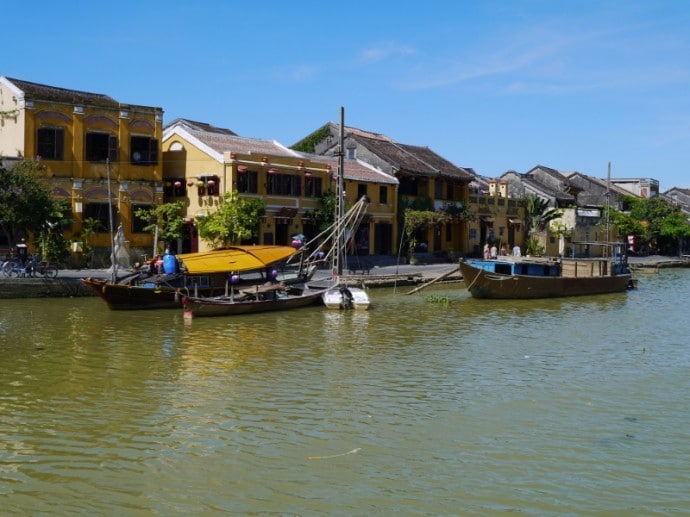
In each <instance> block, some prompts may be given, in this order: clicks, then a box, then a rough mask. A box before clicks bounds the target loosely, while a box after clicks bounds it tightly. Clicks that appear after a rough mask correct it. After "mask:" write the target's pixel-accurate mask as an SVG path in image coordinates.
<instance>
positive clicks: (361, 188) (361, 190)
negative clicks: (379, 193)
mask: <svg viewBox="0 0 690 517" xmlns="http://www.w3.org/2000/svg"><path fill="white" fill-rule="evenodd" d="M363 197H365V198H367V201H369V196H367V184H366V183H357V199H362V198H363Z"/></svg>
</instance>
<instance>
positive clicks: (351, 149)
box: [347, 147, 357, 160]
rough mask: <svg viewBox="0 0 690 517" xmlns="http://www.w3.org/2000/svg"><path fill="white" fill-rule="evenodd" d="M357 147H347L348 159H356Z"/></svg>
mask: <svg viewBox="0 0 690 517" xmlns="http://www.w3.org/2000/svg"><path fill="white" fill-rule="evenodd" d="M356 149H357V148H356V147H348V148H347V159H348V160H354V159H355V156H356V153H355V151H356Z"/></svg>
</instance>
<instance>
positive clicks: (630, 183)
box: [611, 178, 659, 199]
mask: <svg viewBox="0 0 690 517" xmlns="http://www.w3.org/2000/svg"><path fill="white" fill-rule="evenodd" d="M611 183H613V184H614V185H617V186H619V187H620V188H622V189H625V190H627V191H628V192H630V193H631V194H634V195H635V196H638V197H641V198H643V199H651V198H653V197H656V196H658V195H659V181H658V180H655V179H651V178H615V179H614V178H611Z"/></svg>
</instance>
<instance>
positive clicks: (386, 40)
mask: <svg viewBox="0 0 690 517" xmlns="http://www.w3.org/2000/svg"><path fill="white" fill-rule="evenodd" d="M3 21H4V23H3V40H4V42H5V51H4V52H3V56H2V58H1V59H0V63H1V65H0V75H6V76H9V77H16V78H19V79H24V80H27V81H34V82H39V83H44V84H50V85H53V86H61V87H65V88H73V89H78V90H85V91H90V92H95V93H104V94H107V95H110V96H111V97H114V98H115V99H117V100H118V101H120V102H123V103H131V104H141V105H147V106H159V107H161V108H163V109H164V110H165V122H166V123H167V122H170V121H172V120H173V119H175V118H178V117H183V118H189V119H192V120H197V121H202V122H208V123H211V124H214V125H216V126H219V127H226V128H229V129H232V130H233V131H235V132H236V133H238V134H240V135H242V136H247V137H256V138H265V139H275V140H277V141H279V142H281V143H282V144H284V145H287V146H290V145H292V144H294V143H295V142H297V141H298V140H300V139H301V138H302V137H304V136H306V135H307V134H309V133H310V132H312V131H313V130H315V129H317V128H319V127H320V126H322V125H323V124H324V123H326V122H329V121H333V122H337V121H338V117H339V110H340V106H344V108H345V123H346V125H349V126H354V127H358V128H361V129H365V130H368V131H374V132H378V133H383V134H385V135H388V136H389V137H391V138H393V139H395V140H397V141H399V142H402V143H405V144H412V145H424V146H428V147H430V148H431V149H433V150H434V151H435V152H437V153H438V154H440V155H442V156H444V157H445V158H447V159H449V160H450V161H452V162H453V163H455V164H456V165H459V166H463V167H471V168H473V169H474V170H475V171H477V172H478V173H479V174H483V175H486V176H489V177H497V176H500V175H501V174H502V173H504V172H505V171H507V170H516V171H518V172H526V171H528V170H529V169H531V168H532V167H534V166H535V165H538V164H540V165H545V166H548V167H552V168H555V169H558V170H561V171H566V172H568V171H579V172H582V173H585V174H590V175H593V176H598V177H602V178H605V177H606V175H607V169H608V164H609V162H610V163H611V175H612V177H614V178H630V177H645V178H654V179H657V180H659V182H660V184H661V185H660V186H661V190H662V191H665V190H668V189H669V188H672V187H683V188H690V2H686V1H685V0H677V1H668V0H649V1H639V0H624V1H590V0H579V1H569V0H549V1H542V0H523V1H511V0H503V1H498V0H496V1H494V0H488V1H476V0H474V1H465V0H459V1H452V2H451V1H427V2H411V1H405V0H398V1H395V2H394V1H379V2H374V1H368V2H363V1H360V0H351V1H350V2H323V1H321V2H315V1H303V2H299V1H294V2H287V1H270V0H269V1H263V2H252V1H249V2H247V1H243V2H237V1H234V0H227V1H222V0H217V1H210V0H196V1H194V2H191V1H189V2H183V1H179V0H169V1H165V2H162V1H158V0H150V1H146V0H139V1H136V2H134V1H130V0H121V1H117V2H99V1H95V2H94V1H89V2H87V1H69V0H65V1H62V2H45V1H40V0H39V1H36V2H29V3H24V4H23V5H21V4H20V3H19V2H11V3H9V4H7V5H3Z"/></svg>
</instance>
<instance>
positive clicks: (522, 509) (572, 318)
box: [0, 270, 690, 516]
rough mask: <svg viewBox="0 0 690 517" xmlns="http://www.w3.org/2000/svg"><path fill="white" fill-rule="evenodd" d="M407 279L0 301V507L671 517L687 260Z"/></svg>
mask: <svg viewBox="0 0 690 517" xmlns="http://www.w3.org/2000/svg"><path fill="white" fill-rule="evenodd" d="M406 290H407V288H403V289H400V290H398V291H397V292H394V291H393V290H388V289H386V290H373V291H372V292H371V295H372V299H373V302H374V304H375V305H374V306H373V307H372V309H371V310H370V311H369V312H368V313H353V312H342V313H341V312H334V311H327V310H325V309H322V308H320V307H314V308H307V309H303V310H298V311H295V312H288V313H276V314H266V315H251V316H243V317H236V318H211V319H201V318H200V319H196V320H193V321H191V322H190V321H185V319H184V318H183V315H182V312H181V311H180V312H177V311H172V312H171V311H156V312H150V313H145V312H139V313H129V312H111V311H109V310H107V308H106V307H105V305H104V304H103V303H102V302H101V301H100V300H98V299H96V298H86V299H74V300H0V361H1V362H0V513H1V514H2V515H12V516H14V515H28V514H31V515H74V514H88V515H165V516H168V515H222V514H253V515H265V514H277V515H325V514H330V515H368V514H373V515H388V514H393V513H397V514H400V515H494V514H504V513H509V512H516V513H522V514H524V515H562V514H569V515H597V516H602V515H612V516H613V515H686V514H690V489H689V487H690V452H689V451H690V447H689V446H688V444H689V443H690V411H689V410H688V400H689V399H690V396H689V395H688V393H690V348H689V346H690V345H689V344H688V342H689V341H690V340H689V339H688V334H687V322H686V319H687V303H688V302H687V301H688V300H690V270H665V271H661V272H660V273H659V274H658V275H648V276H645V277H641V279H640V289H639V290H637V291H634V292H629V293H624V294H616V295H610V296H600V297H592V298H577V299H567V300H547V301H539V302H534V301H530V302H499V301H481V300H472V299H471V298H469V297H468V295H467V294H466V293H465V291H464V289H463V286H462V284H456V285H453V286H441V287H438V288H431V289H430V290H427V291H422V292H420V293H418V294H416V295H413V296H405V295H403V294H402V293H404V292H405V291H406ZM446 300H447V301H448V303H444V302H445V301H446Z"/></svg>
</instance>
